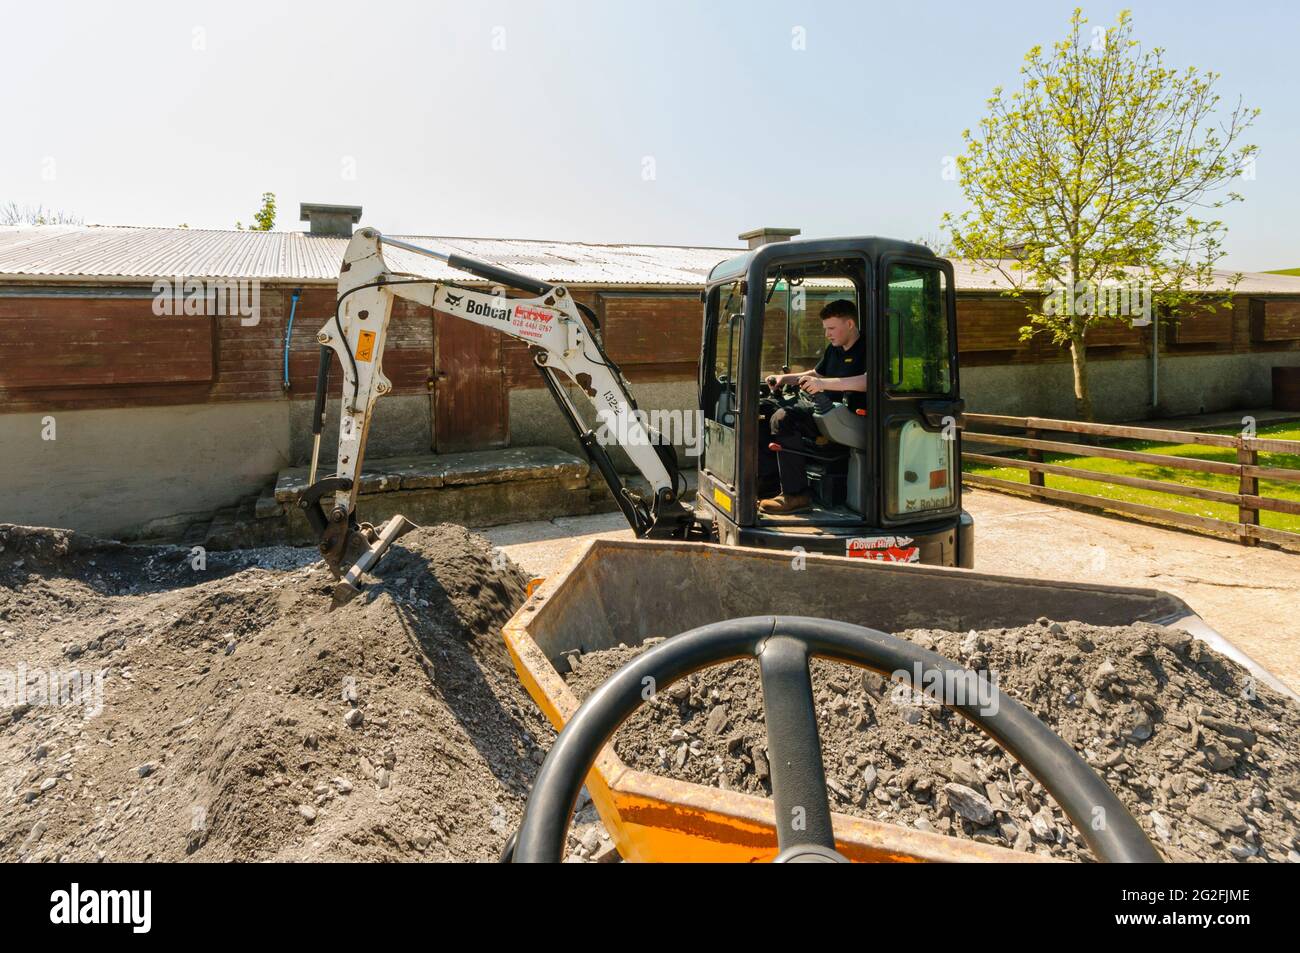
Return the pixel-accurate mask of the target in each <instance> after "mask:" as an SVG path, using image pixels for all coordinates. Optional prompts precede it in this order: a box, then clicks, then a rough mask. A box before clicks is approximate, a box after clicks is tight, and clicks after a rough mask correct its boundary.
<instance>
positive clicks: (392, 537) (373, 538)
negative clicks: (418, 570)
mask: <svg viewBox="0 0 1300 953" xmlns="http://www.w3.org/2000/svg"><path fill="white" fill-rule="evenodd" d="M417 528H418V527H417V526H416V525H415V524H414V523H412V522H411V521H410V520H408V519H407V518H406V517H405V516H402V515H400V514H398V515H397V516H394V517H392V518H391V519H390V520H388V522H386V523H385V524H384V525H383V526H381V527H380V528H379V529H378V530H376V529H374V528H372V527H371V526H370V525H369V524H366V525H365V526H363V527H362V530H361V532H359V533H357V534H355V535H356V536H357V537H359V538H361V539H362V540H363V541H365V542H368V543H369V545H368V546H366V547H365V549H364V550H362V552H361V554H360V556H358V557H357V559H356V561H355V562H353V563H352V566H351V567H350V568H349V569H348V571H347V572H346V573H344V574H343V578H341V579H340V580H339V582H338V584H337V585H336V586H335V587H334V605H335V606H340V605H343V604H344V603H346V602H350V601H351V600H352V599H353V598H355V597H356V595H357V594H358V593H359V592H360V591H361V575H362V573H365V572H368V571H369V570H370V569H372V568H373V567H374V566H375V565H376V564H377V563H378V562H379V560H380V559H381V558H382V557H383V555H384V553H386V552H388V547H390V546H392V545H393V543H394V542H396V541H397V540H398V539H399V538H401V537H402V536H405V535H406V534H407V533H409V532H410V531H411V530H413V529H417Z"/></svg>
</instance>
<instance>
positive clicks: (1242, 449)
mask: <svg viewBox="0 0 1300 953" xmlns="http://www.w3.org/2000/svg"><path fill="white" fill-rule="evenodd" d="M1237 463H1238V464H1240V465H1241V466H1242V467H1243V469H1242V471H1241V476H1240V479H1239V480H1238V482H1237V492H1238V493H1241V494H1249V495H1250V496H1259V479H1258V478H1257V477H1252V476H1246V471H1245V469H1244V468H1245V467H1248V466H1250V467H1253V466H1257V465H1258V464H1259V452H1258V451H1257V450H1255V449H1254V448H1252V447H1247V446H1246V439H1245V438H1244V437H1242V436H1240V435H1238V437H1237ZM1244 504H1245V500H1238V501H1237V522H1239V523H1248V524H1251V525H1254V526H1258V525H1259V510H1257V509H1252V508H1250V507H1248V506H1245V505H1244ZM1237 541H1238V542H1239V543H1241V544H1242V545H1243V546H1255V545H1257V544H1258V543H1259V540H1257V539H1256V538H1255V537H1254V536H1246V535H1245V534H1241V535H1239V536H1238V537H1237Z"/></svg>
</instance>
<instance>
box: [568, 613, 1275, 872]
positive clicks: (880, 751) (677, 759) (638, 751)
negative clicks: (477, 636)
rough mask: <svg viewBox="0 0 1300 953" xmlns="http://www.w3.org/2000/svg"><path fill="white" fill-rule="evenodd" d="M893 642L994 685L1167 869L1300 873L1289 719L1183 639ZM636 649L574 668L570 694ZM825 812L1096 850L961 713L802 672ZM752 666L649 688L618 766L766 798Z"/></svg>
mask: <svg viewBox="0 0 1300 953" xmlns="http://www.w3.org/2000/svg"><path fill="white" fill-rule="evenodd" d="M901 637H903V638H906V639H910V640H911V641H913V642H915V643H917V644H918V645H921V646H923V647H925V648H927V649H931V650H933V651H935V652H938V653H939V654H941V655H944V656H946V657H948V658H950V659H953V660H956V661H959V662H961V663H964V664H965V665H966V666H967V667H969V668H971V669H976V670H982V671H986V672H989V673H990V674H991V676H993V677H996V681H997V686H998V688H999V689H1000V690H1001V691H1003V692H1006V693H1008V694H1009V695H1011V696H1012V697H1014V698H1016V699H1017V700H1018V701H1020V702H1021V703H1022V704H1023V705H1025V706H1026V707H1027V708H1029V709H1030V711H1032V712H1033V713H1034V714H1035V715H1037V716H1038V717H1039V718H1040V719H1042V720H1043V721H1044V722H1045V723H1046V724H1047V725H1048V726H1049V727H1051V728H1052V729H1053V730H1054V731H1055V732H1056V733H1057V734H1059V735H1060V736H1061V737H1062V738H1064V739H1065V740H1066V741H1067V742H1068V743H1069V744H1070V745H1072V746H1073V747H1074V748H1075V750H1077V751H1078V752H1079V753H1080V754H1081V755H1082V756H1083V758H1084V759H1085V760H1086V761H1087V762H1088V763H1089V764H1090V765H1092V766H1093V768H1094V769H1095V770H1096V771H1097V772H1098V773H1099V774H1100V775H1101V776H1102V777H1103V778H1104V779H1105V780H1106V781H1107V782H1108V783H1109V784H1110V786H1111V787H1112V789H1114V791H1115V792H1116V794H1118V795H1119V797H1120V799H1121V800H1122V801H1123V802H1124V804H1125V805H1126V806H1127V807H1128V808H1129V810H1130V811H1131V812H1132V814H1133V815H1134V817H1136V818H1137V819H1138V821H1139V822H1140V823H1141V825H1142V827H1143V828H1144V829H1145V830H1146V831H1147V833H1148V835H1149V836H1150V838H1151V840H1152V842H1153V843H1155V844H1156V846H1157V847H1158V848H1159V849H1160V850H1161V851H1162V852H1163V853H1164V854H1165V855H1166V857H1168V858H1169V859H1170V860H1198V861H1205V860H1213V861H1254V862H1261V861H1288V860H1289V861H1291V862H1300V820H1298V819H1297V818H1298V817H1300V706H1297V705H1296V704H1295V703H1294V702H1293V701H1291V700H1290V699H1289V698H1286V697H1284V696H1282V695H1279V694H1278V693H1276V692H1274V691H1273V690H1272V689H1270V688H1269V687H1268V686H1266V685H1263V684H1258V683H1257V682H1256V680H1255V679H1254V678H1253V676H1251V675H1250V673H1249V672H1247V671H1246V670H1244V669H1242V668H1241V667H1239V666H1238V665H1237V664H1236V663H1234V662H1232V661H1231V660H1229V659H1227V658H1224V657H1223V656H1221V655H1219V654H1218V653H1216V652H1214V651H1213V650H1211V649H1210V648H1209V647H1207V646H1206V645H1205V644H1204V643H1202V642H1199V641H1194V640H1193V639H1191V638H1190V637H1189V636H1188V635H1187V634H1186V633H1184V632H1181V631H1178V630H1175V629H1167V628H1162V627H1159V626H1153V625H1147V624H1138V625H1134V626H1128V627H1115V628H1102V627H1094V626H1089V625H1084V624H1081V623H1075V622H1064V623H1061V622H1053V621H1050V620H1047V619H1042V620H1039V623H1038V624H1036V625H1030V626H1025V627H1021V628H1014V629H998V630H989V631H983V632H968V633H956V632H942V631H931V630H924V631H922V630H917V631H910V632H905V633H901ZM641 651H644V647H640V648H623V647H620V648H616V649H609V650H603V651H599V652H592V653H589V654H587V655H583V656H581V657H577V656H575V657H574V661H576V670H575V671H573V672H571V673H569V674H568V675H567V676H566V677H567V678H568V679H569V681H570V684H571V685H572V686H573V687H574V689H575V691H576V692H577V693H578V695H579V696H580V697H583V696H585V695H586V694H587V693H589V692H590V691H591V690H592V689H593V688H595V687H596V686H597V685H599V684H600V683H601V682H602V681H603V680H604V679H605V678H606V677H608V676H609V675H610V674H611V673H612V672H614V671H615V670H616V669H617V668H618V667H619V666H621V665H623V664H624V663H626V662H627V661H629V660H630V659H632V658H634V657H635V656H636V655H637V654H639V653H640V652H641ZM813 685H814V689H815V693H816V700H817V710H818V718H819V726H820V730H821V739H822V747H823V756H824V760H825V764H826V773H827V777H828V785H829V788H830V798H831V808H832V810H835V811H839V812H842V813H845V814H851V815H856V816H860V817H869V818H875V819H878V820H883V821H888V822H890V823H895V824H903V825H911V826H913V827H916V828H919V829H922V830H936V831H940V832H942V833H945V834H949V835H952V836H955V837H966V838H973V839H975V840H980V841H984V842H986V843H991V844H997V845H1001V846H1004V847H1012V848H1014V849H1016V850H1024V851H1034V852H1036V853H1041V854H1050V855H1052V856H1055V857H1060V858H1064V859H1071V860H1088V859H1091V857H1092V855H1091V853H1090V852H1089V851H1088V848H1087V846H1086V845H1085V844H1084V843H1083V840H1082V838H1081V836H1080V835H1079V833H1078V832H1077V831H1076V830H1075V829H1074V827H1073V825H1072V824H1071V822H1070V821H1069V819H1068V818H1067V817H1065V815H1064V813H1063V812H1062V811H1061V809H1060V808H1059V806H1058V805H1057V804H1056V803H1055V801H1054V800H1053V799H1052V798H1051V797H1050V796H1049V795H1048V794H1047V793H1046V791H1045V790H1044V789H1043V787H1042V785H1041V784H1040V783H1039V782H1038V781H1036V780H1035V779H1034V778H1033V777H1031V776H1030V775H1029V774H1028V773H1027V772H1026V771H1025V770H1024V769H1023V768H1022V767H1021V766H1020V765H1019V764H1018V763H1016V762H1015V761H1014V760H1013V759H1012V758H1010V757H1009V756H1008V755H1006V754H1005V753H1003V751H1002V750H1001V748H999V747H998V745H997V744H996V743H994V742H993V741H991V740H990V739H988V738H987V737H986V736H984V735H983V734H982V733H981V732H979V730H978V729H976V728H975V727H974V726H972V725H971V724H970V723H969V722H967V721H966V720H965V719H964V718H963V717H961V716H960V715H957V714H955V713H953V712H950V711H948V710H947V709H944V708H941V707H936V706H934V705H930V704H924V703H921V702H923V701H924V699H921V698H920V697H919V696H916V695H914V694H913V693H912V692H911V690H910V689H909V688H906V687H900V686H898V685H895V684H891V683H889V682H888V681H887V680H886V679H884V678H881V677H879V676H877V675H875V674H874V673H869V672H865V671H863V670H861V669H857V668H854V667H851V666H846V665H841V664H837V663H832V662H826V661H822V660H814V662H813ZM766 746H767V739H766V732H765V729H764V724H763V707H762V696H761V693H760V689H759V679H758V666H757V665H756V664H755V663H753V662H750V661H743V662H733V663H730V664H728V665H725V666H720V667H718V668H714V669H711V670H708V671H706V672H703V673H699V674H696V675H694V676H691V677H690V678H688V679H685V680H683V681H681V682H678V683H677V684H675V685H672V686H670V687H669V688H667V689H666V690H664V691H662V692H660V693H659V694H658V695H657V696H656V697H655V698H654V699H653V700H652V701H651V702H649V703H648V704H647V705H645V706H644V707H643V708H642V709H641V710H640V711H639V712H638V713H637V714H636V715H635V716H633V718H632V719H630V720H629V721H628V722H627V723H626V724H625V725H623V727H622V728H620V729H619V731H618V733H617V734H616V736H615V742H614V747H615V750H616V751H617V752H618V754H619V756H620V757H621V758H622V759H623V760H624V761H626V762H627V763H628V764H629V765H631V766H633V767H635V768H638V769H641V770H645V771H651V772H655V773H658V774H664V775H667V776H670V777H674V778H679V779H683V780H689V781H694V782H697V783H700V784H705V785H711V786H716V787H722V788H728V789H731V790H736V791H743V792H747V793H751V794H759V795H767V794H770V787H769V766H768V763H767V747H766Z"/></svg>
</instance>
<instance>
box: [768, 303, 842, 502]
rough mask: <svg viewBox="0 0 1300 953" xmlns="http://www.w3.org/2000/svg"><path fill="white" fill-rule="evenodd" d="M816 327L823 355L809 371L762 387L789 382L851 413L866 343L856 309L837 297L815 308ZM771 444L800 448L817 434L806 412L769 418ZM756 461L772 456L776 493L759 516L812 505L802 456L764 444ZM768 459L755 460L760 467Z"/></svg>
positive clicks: (790, 410) (777, 377)
mask: <svg viewBox="0 0 1300 953" xmlns="http://www.w3.org/2000/svg"><path fill="white" fill-rule="evenodd" d="M821 319H822V329H823V330H824V331H825V332H826V340H827V341H829V342H830V343H829V344H827V345H826V352H825V353H824V354H823V355H822V359H821V360H820V361H818V362H817V366H816V367H815V368H813V369H812V370H811V371H796V372H794V373H792V374H771V375H769V376H768V377H767V379H766V380H767V386H768V387H769V388H771V390H772V391H773V392H776V391H777V390H779V389H780V388H782V387H786V386H788V385H791V384H798V385H799V388H800V390H802V391H803V392H804V393H805V394H807V395H809V396H810V397H811V396H812V395H814V394H821V393H825V394H827V396H829V397H830V398H831V399H832V400H837V401H846V402H847V403H848V406H849V408H850V409H851V410H855V411H856V410H859V409H861V408H864V407H866V405H867V374H866V363H867V356H866V355H867V344H866V339H865V338H863V336H862V332H861V329H860V328H859V327H858V308H857V305H855V304H854V303H853V302H852V301H849V300H848V299H846V298H837V299H835V300H834V301H832V302H830V304H828V305H826V307H824V308H822V310H821ZM769 427H770V428H771V433H772V442H773V443H777V444H780V446H781V448H782V451H792V450H795V451H797V450H802V449H803V438H804V437H809V438H812V439H815V438H816V437H817V436H818V435H819V431H818V430H817V424H816V423H815V422H814V421H813V415H812V411H811V410H809V409H805V408H803V407H782V408H780V409H779V410H777V411H776V412H775V413H773V414H772V416H771V418H770V420H769ZM759 454H760V457H762V456H766V457H768V458H770V457H771V456H775V457H776V464H777V468H778V470H779V473H780V482H781V492H780V493H779V494H778V495H776V496H774V497H772V498H771V499H766V500H761V501H760V502H759V504H758V509H759V512H761V513H794V512H796V511H798V510H802V509H804V508H806V507H808V506H810V505H812V494H811V493H810V492H809V487H808V462H807V461H808V458H807V457H804V456H802V455H801V454H799V453H789V452H780V453H778V452H776V451H773V450H771V449H769V448H768V446H767V442H766V441H760V443H759ZM765 462H766V463H768V464H769V466H770V459H769V460H766V461H764V460H760V468H759V469H760V472H761V471H762V469H763V466H762V464H763V463H765Z"/></svg>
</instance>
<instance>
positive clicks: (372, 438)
mask: <svg viewBox="0 0 1300 953" xmlns="http://www.w3.org/2000/svg"><path fill="white" fill-rule="evenodd" d="M342 406H343V404H342V401H341V400H339V398H338V397H331V398H330V399H329V401H328V402H327V403H326V404H325V411H326V412H325V426H324V427H323V428H322V429H321V439H320V448H321V449H320V458H321V460H322V461H333V460H334V458H335V456H336V455H337V453H338V445H339V411H340V410H341V408H342ZM314 409H315V404H314V402H313V401H310V400H295V401H291V402H289V411H288V427H289V435H288V437H289V448H290V452H291V455H292V458H293V465H294V466H306V465H307V464H309V463H311V445H312V435H311V425H312V419H311V418H312V411H313V410H314ZM432 410H433V408H432V405H431V398H430V397H429V396H428V395H425V394H413V395H407V394H389V395H388V396H387V397H381V398H379V401H378V402H377V403H376V404H375V414H374V417H373V418H372V420H371V422H370V435H369V436H368V437H367V440H366V458H367V459H369V458H371V457H397V456H403V455H405V454H409V453H428V452H429V450H430V449H431V448H432V447H433V413H432Z"/></svg>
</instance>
